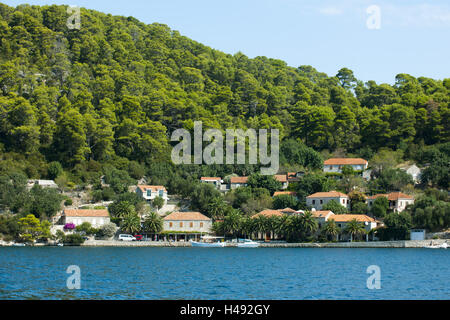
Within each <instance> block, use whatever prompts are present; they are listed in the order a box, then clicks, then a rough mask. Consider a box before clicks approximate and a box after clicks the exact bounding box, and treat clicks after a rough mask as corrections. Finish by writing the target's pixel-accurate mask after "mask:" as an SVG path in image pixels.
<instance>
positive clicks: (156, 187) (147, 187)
mask: <svg viewBox="0 0 450 320" xmlns="http://www.w3.org/2000/svg"><path fill="white" fill-rule="evenodd" d="M137 187H138V188H139V189H141V191H142V192H145V191H146V190H147V189H151V190H152V191H158V190H161V189H162V190H164V191H167V190H166V188H165V187H164V186H147V185H142V184H141V185H138V186H137Z"/></svg>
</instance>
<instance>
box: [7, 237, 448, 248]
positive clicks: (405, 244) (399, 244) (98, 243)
mask: <svg viewBox="0 0 450 320" xmlns="http://www.w3.org/2000/svg"><path fill="white" fill-rule="evenodd" d="M446 242H447V244H449V245H450V240H445V239H433V240H399V241H370V242H329V243H318V242H314V243H311V242H310V243H286V242H262V243H260V246H259V247H260V248H423V247H424V246H429V245H431V244H433V245H440V244H443V243H446ZM2 246H3V247H9V246H13V244H12V243H4V242H0V247H2ZM33 246H34V247H43V246H52V245H51V244H43V243H36V244H34V245H33ZM236 246H237V244H236V243H227V245H226V247H236ZM27 247H29V246H27ZM81 247H191V244H190V243H189V242H182V241H178V242H168V241H117V240H87V241H85V242H84V243H83V244H82V245H81Z"/></svg>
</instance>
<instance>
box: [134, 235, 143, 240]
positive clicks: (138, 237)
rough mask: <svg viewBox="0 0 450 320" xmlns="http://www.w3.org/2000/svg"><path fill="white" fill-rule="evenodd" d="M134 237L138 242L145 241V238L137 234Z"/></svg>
mask: <svg viewBox="0 0 450 320" xmlns="http://www.w3.org/2000/svg"><path fill="white" fill-rule="evenodd" d="M134 237H135V238H136V241H142V240H143V239H144V236H143V235H141V234H136V235H135V236H134Z"/></svg>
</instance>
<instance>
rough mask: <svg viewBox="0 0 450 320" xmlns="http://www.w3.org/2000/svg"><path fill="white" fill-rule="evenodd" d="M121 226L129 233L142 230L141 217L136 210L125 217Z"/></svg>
mask: <svg viewBox="0 0 450 320" xmlns="http://www.w3.org/2000/svg"><path fill="white" fill-rule="evenodd" d="M120 227H121V229H122V230H123V231H125V232H127V233H132V234H133V233H137V232H139V230H141V219H140V218H139V216H138V215H137V213H136V212H133V213H130V214H128V215H126V216H125V217H124V218H123V220H122V223H121V225H120Z"/></svg>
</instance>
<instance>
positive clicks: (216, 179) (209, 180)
mask: <svg viewBox="0 0 450 320" xmlns="http://www.w3.org/2000/svg"><path fill="white" fill-rule="evenodd" d="M200 181H201V182H202V183H209V184H212V185H213V186H214V187H215V188H216V189H219V190H220V187H221V185H222V178H219V177H201V178H200Z"/></svg>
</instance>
